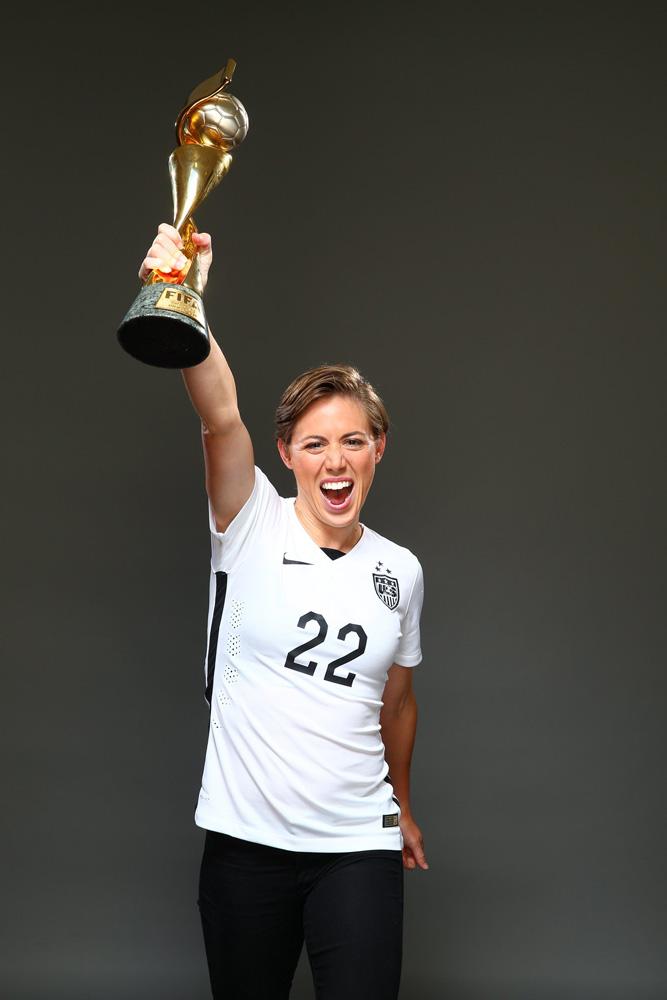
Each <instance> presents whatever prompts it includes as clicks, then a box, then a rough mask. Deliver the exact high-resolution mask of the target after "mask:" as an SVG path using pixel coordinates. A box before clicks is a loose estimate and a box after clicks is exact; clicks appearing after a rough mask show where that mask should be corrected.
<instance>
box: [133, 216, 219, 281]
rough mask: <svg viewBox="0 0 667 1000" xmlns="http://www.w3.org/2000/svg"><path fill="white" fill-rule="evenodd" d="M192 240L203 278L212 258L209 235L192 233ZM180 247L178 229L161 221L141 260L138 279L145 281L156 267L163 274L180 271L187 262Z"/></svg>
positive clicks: (181, 243)
mask: <svg viewBox="0 0 667 1000" xmlns="http://www.w3.org/2000/svg"><path fill="white" fill-rule="evenodd" d="M192 241H193V243H194V244H195V246H196V247H197V253H198V254H199V257H200V267H201V270H202V272H203V277H204V279H205V278H206V275H207V273H208V270H209V268H210V266H211V261H212V259H213V252H212V249H211V236H210V234H209V233H193V234H192ZM182 248H183V240H182V239H181V234H180V233H179V231H178V229H176V228H175V227H174V226H170V225H169V223H168V222H161V223H160V225H159V226H158V231H157V235H156V237H155V239H154V240H153V242H152V244H151V246H150V248H149V250H148V252H147V254H146V256H145V258H144V259H143V261H142V262H141V266H140V268H139V279H140V280H141V281H145V280H146V278H147V277H148V275H149V274H150V273H151V271H153V270H154V269H156V268H157V270H159V271H163V272H164V273H165V274H170V273H171V272H172V271H181V270H182V269H183V268H184V267H185V266H186V264H187V258H186V257H185V255H184V254H183V253H182Z"/></svg>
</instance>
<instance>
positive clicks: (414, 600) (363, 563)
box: [139, 224, 428, 1000]
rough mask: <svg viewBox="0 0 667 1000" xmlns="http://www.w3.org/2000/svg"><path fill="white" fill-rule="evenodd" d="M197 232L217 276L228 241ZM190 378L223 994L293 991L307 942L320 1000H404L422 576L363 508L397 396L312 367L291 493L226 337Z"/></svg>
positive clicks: (284, 411) (210, 877)
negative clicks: (277, 474)
mask: <svg viewBox="0 0 667 1000" xmlns="http://www.w3.org/2000/svg"><path fill="white" fill-rule="evenodd" d="M194 240H195V242H196V245H197V248H198V252H199V258H200V268H201V272H202V277H203V280H204V281H206V277H207V275H208V271H209V268H210V265H211V260H212V253H211V240H210V237H209V236H208V235H207V234H204V233H201V234H197V235H195V237H194ZM181 247H182V244H181V241H180V237H179V234H178V232H177V231H176V230H175V229H174V228H173V227H172V226H169V225H166V224H162V225H161V226H160V227H159V230H158V234H157V236H156V238H155V241H154V243H153V245H152V246H151V248H150V250H149V251H148V254H147V256H146V259H145V260H144V261H143V263H142V265H141V268H140V271H139V276H140V278H141V279H142V280H143V279H144V278H145V277H146V276H147V274H148V273H149V272H150V271H151V270H152V269H153V268H155V267H158V268H160V269H161V270H162V271H165V272H169V271H177V270H180V269H181V268H183V267H184V266H185V258H184V257H183V255H182V253H181V252H180V251H181ZM182 374H183V378H184V380H185V383H186V386H187V390H188V393H189V395H190V399H191V400H192V403H193V406H194V408H195V410H196V412H197V413H198V415H199V417H200V418H201V422H202V440H203V447H204V456H205V464H206V490H207V493H208V498H209V523H210V531H211V549H212V559H211V588H210V605H209V615H208V638H207V651H206V661H205V667H206V697H207V701H208V703H209V706H210V710H211V712H210V727H209V738H208V747H207V753H206V762H205V766H204V775H203V779H202V788H201V792H200V795H199V802H198V806H197V812H196V817H195V819H196V822H197V824H198V825H199V826H201V827H203V828H204V829H205V830H206V831H207V832H206V839H205V847H204V855H203V859H202V866H201V875H200V884H199V908H200V912H201V919H202V925H203V931H204V941H205V945H206V953H207V959H208V966H209V971H210V976H211V985H212V990H213V996H214V997H215V998H222V997H224V998H225V1000H279V998H287V997H288V996H289V990H290V986H291V983H292V978H293V974H294V970H295V968H296V965H297V962H298V958H299V954H300V952H301V948H302V946H303V942H304V940H305V942H306V947H307V951H308V956H309V960H310V964H311V968H312V972H313V979H314V984H315V989H316V995H317V998H318V1000H393V998H395V997H397V996H398V988H399V981H400V972H401V947H402V920H403V867H405V868H407V869H408V870H411V869H414V868H416V867H419V868H422V869H426V868H428V864H427V863H426V858H425V856H424V849H423V840H422V835H421V832H420V830H419V827H418V826H417V824H416V822H415V820H414V819H413V817H412V814H411V811H410V806H409V767H410V759H411V755H412V747H413V743H414V735H415V728H416V716H417V710H416V702H415V698H414V694H413V692H412V667H413V666H415V665H416V664H417V663H419V662H420V661H421V652H420V647H419V616H420V612H421V605H422V596H423V576H422V572H421V567H420V565H419V562H418V561H417V559H416V558H415V556H414V555H413V554H412V553H411V552H409V551H408V550H407V549H405V548H402V547H400V546H398V545H396V544H394V543H393V542H390V541H389V540H388V539H386V538H383V537H382V536H381V535H379V534H377V533H376V532H374V531H372V530H371V529H370V528H368V527H366V526H364V525H362V524H361V522H360V520H359V515H360V512H361V509H362V507H363V504H364V501H365V499H366V496H367V494H368V491H369V489H370V487H371V483H372V481H373V477H374V474H375V466H376V465H377V463H378V462H380V461H381V459H382V455H383V452H384V449H385V444H386V433H387V427H388V420H387V414H386V411H385V409H384V405H383V404H382V401H381V400H380V399H379V397H378V396H377V394H376V393H375V391H374V390H373V388H372V387H371V386H370V385H368V383H367V382H365V380H363V379H362V378H361V376H360V375H359V373H358V372H357V371H356V370H355V369H353V368H350V367H349V366H347V365H326V366H322V367H321V368H316V369H312V370H311V371H309V372H305V373H304V374H303V375H302V376H300V377H299V378H298V379H296V380H295V381H294V382H293V383H292V384H291V386H289V387H288V389H287V390H286V391H285V393H284V394H283V397H282V399H281V402H280V405H279V407H278V411H277V415H276V416H277V430H276V437H277V445H278V450H279V453H280V457H281V459H282V461H283V462H284V463H285V465H286V466H287V467H288V468H289V469H291V470H292V471H293V473H294V476H295V479H296V486H297V496H296V498H291V499H282V498H280V497H279V496H278V494H277V493H276V491H275V489H274V488H273V486H272V485H271V484H270V483H269V481H268V479H267V478H266V476H265V475H264V473H263V472H261V470H259V469H257V468H256V467H255V465H254V458H253V449H252V444H251V441H250V437H249V435H248V431H247V430H246V428H245V426H244V424H243V422H242V420H241V417H240V415H239V411H238V407H237V399H236V389H235V384H234V378H233V376H232V373H231V371H230V369H229V366H228V365H227V362H226V361H225V358H224V356H223V354H222V351H221V350H220V347H219V346H218V344H217V343H216V342H215V340H214V339H213V336H211V353H210V355H209V357H208V358H207V359H206V360H205V361H203V362H202V363H201V364H199V365H197V366H196V367H194V368H189V369H186V370H184V371H183V373H182ZM380 733H381V734H380ZM390 776H391V777H390Z"/></svg>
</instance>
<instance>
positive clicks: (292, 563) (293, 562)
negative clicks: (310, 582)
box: [283, 552, 314, 566]
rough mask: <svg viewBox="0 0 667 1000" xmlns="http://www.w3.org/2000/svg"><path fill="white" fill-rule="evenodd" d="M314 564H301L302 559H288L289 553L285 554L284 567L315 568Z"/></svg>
mask: <svg viewBox="0 0 667 1000" xmlns="http://www.w3.org/2000/svg"><path fill="white" fill-rule="evenodd" d="M313 565H314V563H307V562H301V560H300V559H288V558H287V553H286V552H284V553H283V566H313Z"/></svg>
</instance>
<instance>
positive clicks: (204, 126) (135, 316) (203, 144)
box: [118, 59, 248, 368]
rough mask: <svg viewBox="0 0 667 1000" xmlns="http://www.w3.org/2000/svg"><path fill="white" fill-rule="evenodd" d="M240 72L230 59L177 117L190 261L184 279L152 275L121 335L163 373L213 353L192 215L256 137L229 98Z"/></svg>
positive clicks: (179, 218) (178, 203) (181, 214)
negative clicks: (235, 154) (227, 90)
mask: <svg viewBox="0 0 667 1000" xmlns="http://www.w3.org/2000/svg"><path fill="white" fill-rule="evenodd" d="M235 68H236V63H235V62H234V60H233V59H230V60H229V61H228V63H227V65H226V66H225V68H224V70H220V72H219V73H216V74H215V76H212V77H210V78H209V79H208V80H204V82H203V83H200V84H199V86H198V87H196V88H195V89H194V90H193V91H192V93H191V94H190V96H189V97H188V102H187V104H186V106H185V107H184V108H183V110H182V111H181V113H180V114H179V116H178V118H177V119H176V138H177V140H178V147H177V148H176V149H175V150H174V152H173V153H172V154H171V156H170V157H169V174H170V176H171V189H172V196H173V201H174V227H175V228H176V229H178V231H179V233H180V234H181V238H182V240H183V250H182V253H183V255H184V257H185V258H186V260H187V263H186V265H185V267H184V268H183V270H182V271H180V272H178V273H174V272H170V273H167V274H163V273H162V272H161V271H158V270H154V271H152V272H151V273H150V274H149V275H148V277H147V279H146V281H145V282H144V285H143V288H142V289H141V291H140V292H139V295H138V296H137V298H136V299H135V301H134V302H133V304H132V306H131V308H130V310H129V312H128V313H127V315H126V317H125V319H124V320H123V322H122V323H121V325H120V327H119V329H118V340H119V341H120V344H121V346H122V347H123V348H124V349H125V350H126V351H127V352H128V354H131V355H132V357H134V358H137V359H138V360H139V361H144V362H146V364H149V365H156V366H158V367H159V368H191V367H192V366H193V365H198V364H199V363H200V362H201V361H203V360H204V358H206V357H207V356H208V353H209V351H210V349H211V345H210V343H209V339H208V327H207V323H206V316H205V313H204V306H203V303H202V297H201V296H202V283H201V276H200V273H199V261H198V258H197V248H196V247H195V245H194V243H193V241H192V234H193V233H195V232H197V228H196V226H195V223H194V220H193V218H192V215H193V213H194V212H195V211H196V209H197V208H198V207H199V205H201V203H202V202H203V200H204V198H206V196H207V195H208V194H209V193H210V192H211V191H212V190H213V188H214V187H216V185H217V184H219V183H220V181H221V180H222V178H223V177H224V176H225V174H226V173H227V171H228V170H229V168H230V166H231V163H232V156H231V151H232V150H233V149H235V148H236V146H238V145H239V144H240V143H241V142H243V140H244V139H245V137H246V134H247V132H248V116H247V114H246V111H245V108H244V107H243V105H242V104H241V102H240V101H239V100H238V99H237V98H236V97H233V96H232V95H231V94H228V93H224V90H225V87H226V86H227V84H228V83H229V82H230V81H231V79H232V76H233V73H234V69H235Z"/></svg>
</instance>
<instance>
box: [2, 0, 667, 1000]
mask: <svg viewBox="0 0 667 1000" xmlns="http://www.w3.org/2000/svg"><path fill="white" fill-rule="evenodd" d="M666 13H667V9H666V8H665V5H664V4H660V3H658V4H651V3H638V2H634V3H625V4H618V3H601V4H595V3H574V4H569V3H563V2H559V3H544V2H542V3H522V4H514V3H504V4H495V3H468V4H441V5H438V6H437V7H435V8H431V7H430V6H429V5H427V4H424V3H416V4H412V5H408V4H399V3H393V2H387V0H385V2H382V3H370V2H369V3H364V4H361V5H356V4H355V5H353V4H349V5H347V4H345V3H339V4H335V5H334V4H330V5H323V4H321V5H314V4H307V3H305V2H301V3H284V4H280V5H278V4H271V5H269V4H266V5H260V4H256V3H245V4H243V5H239V4H235V5H230V6H228V5H226V4H222V3H220V4H215V5H186V4H182V3H181V4H170V3H165V4H161V5H142V6H141V7H139V6H137V8H136V9H135V10H134V12H133V13H132V14H129V13H124V12H123V11H122V10H121V9H120V8H119V7H117V6H116V5H114V4H110V3H109V4H98V5H80V6H74V5H66V4H64V5H60V6H58V5H53V6H46V5H43V7H39V6H37V7H35V6H34V5H31V6H30V7H28V5H23V6H20V5H17V7H16V9H15V11H14V13H13V15H11V19H10V20H9V21H8V22H7V23H6V25H5V28H6V30H5V45H6V47H7V49H8V51H7V55H6V61H5V64H4V67H3V68H4V73H5V75H6V77H7V79H6V82H5V89H4V94H5V135H6V139H7V141H6V153H5V157H6V159H5V166H6V173H5V191H4V198H3V207H4V209H5V212H6V213H7V214H8V219H7V224H6V230H5V232H6V235H5V239H4V241H3V242H4V246H5V248H6V250H7V252H8V253H7V263H6V273H7V278H6V280H5V284H4V289H5V294H4V297H3V312H4V314H5V317H6V319H5V323H4V331H5V344H6V352H5V380H4V392H3V402H4V404H5V413H4V421H3V426H4V435H3V436H4V440H5V447H6V448H7V452H6V458H5V463H4V464H5V475H6V479H5V487H4V489H3V497H4V500H5V514H4V518H3V524H4V527H5V529H6V531H5V536H4V544H3V564H4V569H5V574H4V583H5V591H4V597H3V607H4V611H5V615H6V620H5V624H4V626H3V646H4V656H3V694H4V697H3V703H4V707H5V713H4V722H3V726H2V741H3V743H2V761H3V764H4V765H5V775H4V786H3V787H4V790H5V791H4V822H3V828H2V837H3V844H2V858H3V862H4V865H3V869H4V871H3V893H2V895H3V904H4V905H3V907H2V912H3V922H4V927H3V928H2V940H3V948H2V969H1V972H0V977H1V979H0V992H1V993H2V995H3V997H8V998H10V1000H15V998H16V1000H23V998H39V1000H42V998H49V1000H50V998H60V997H62V998H67V1000H79V998H80V1000H84V998H85V1000H89V998H91V997H94V998H95V1000H135V998H137V1000H139V998H141V1000H152V998H156V1000H158V998H159V1000H183V998H185V997H187V998H188V1000H205V998H206V997H207V995H208V994H207V978H206V970H205V964H204V955H203V947H202V944H201V942H200V936H199V925H198V914H197V910H196V904H195V897H196V877H197V869H198V863H199V855H200V849H201V841H202V835H201V831H199V830H198V829H197V828H196V827H195V826H194V823H193V810H194V805H195V799H196V795H197V792H198V782H199V777H200V770H201V765H202V760H203V751H204V746H205V739H206V725H207V713H206V709H205V706H204V703H203V697H202V695H203V655H204V647H205V621H206V600H207V588H208V558H209V539H208V529H207V520H206V505H205V495H204V489H203V463H202V459H201V454H200V443H199V430H198V421H197V418H196V417H195V415H194V413H193V411H192V410H191V408H190V404H189V401H188V399H187V397H186V395H185V392H184V389H183V386H182V383H181V376H180V374H179V373H178V372H166V371H161V370H158V369H150V368H148V367H145V366H143V365H141V364H139V363H138V362H135V361H133V360H132V359H130V358H129V357H128V356H127V355H125V354H124V353H123V352H122V351H121V350H120V348H119V347H118V345H117V343H116V339H115V329H116V327H117V325H118V322H119V321H120V319H121V317H122V316H123V314H124V312H125V310H126V309H127V307H128V306H129V304H130V302H131V300H132V299H133V297H134V295H135V293H136V290H137V282H136V269H137V267H138V264H139V261H140V260H141V258H142V256H143V254H144V250H145V248H146V247H147V246H148V244H149V243H150V241H151V239H152V234H153V231H154V229H155V226H156V225H157V223H158V222H159V221H161V220H162V219H165V218H167V217H168V216H169V214H170V195H169V186H168V178H167V172H166V163H167V157H168V155H169V153H170V151H171V149H172V148H173V132H172V122H173V118H174V117H175V114H176V112H177V110H178V109H179V108H180V106H181V104H182V102H183V100H184V98H185V96H186V95H187V93H188V92H189V90H190V88H191V87H192V86H194V85H195V84H196V83H198V82H199V81H200V80H202V79H203V78H204V77H205V76H207V75H208V74H210V73H212V72H213V71H215V70H216V69H217V68H219V67H220V66H221V65H222V64H223V63H224V62H225V60H226V58H227V57H228V56H230V55H233V56H234V57H235V58H236V59H237V60H238V70H237V74H236V77H235V81H234V86H233V88H232V90H233V91H234V92H235V93H237V94H238V96H239V97H240V98H241V100H242V101H243V102H244V103H245V105H246V107H247V108H248V110H249V114H250V117H251V131H250V133H249V136H248V139H247V141H246V143H245V144H244V146H243V147H242V149H241V150H240V151H239V153H238V155H237V157H236V158H235V162H234V165H233V167H232V171H231V173H230V175H229V177H228V178H226V180H225V181H224V183H223V184H222V186H221V188H220V189H219V190H218V191H216V192H215V194H214V195H213V196H212V197H211V199H210V201H209V202H207V203H206V205H205V207H204V208H203V209H202V210H201V212H200V213H199V217H198V221H199V222H200V225H201V227H202V228H204V229H209V230H211V231H212V232H213V233H214V237H215V251H216V261H215V271H214V279H213V281H212V284H211V287H210V290H209V291H208V293H207V304H208V312H209V317H210V320H211V324H212V326H213V329H214V331H215V333H216V336H217V337H218V339H219V340H220V342H221V344H222V345H223V348H224V350H225V351H226V352H227V354H228V357H229V359H230V363H231V364H232V367H233V369H234V371H235V373H236V376H237V381H238V386H239V395H240V402H241V407H242V411H243V414H244V416H245V419H246V422H247V424H248V426H249V428H250V430H251V433H252V435H253V438H254V441H255V445H256V453H257V460H258V463H259V464H260V465H261V466H262V467H263V468H264V469H265V470H266V471H267V473H268V474H269V475H270V476H271V477H272V478H273V479H274V481H275V482H276V484H277V485H278V486H279V488H280V489H281V491H282V492H285V493H286V494H288V495H289V494H291V492H292V490H291V485H290V482H289V479H288V475H289V474H288V473H287V472H286V470H284V469H283V468H282V467H281V466H280V465H279V462H278V457H277V454H276V453H275V450H274V446H273V443H272V424H271V420H272V413H273V408H274V405H275V402H276V399H277V397H278V395H279V393H280V390H281V389H282V387H283V386H284V384H286V383H287V381H288V380H289V379H290V378H291V377H293V375H295V374H296V373H297V372H299V371H301V370H303V369H304V368H306V367H309V366H310V365H313V364H316V363H319V362H322V361H327V360H328V361H336V360H349V361H353V362H355V363H357V364H358V365H359V367H360V368H361V370H362V371H363V372H364V373H365V374H366V375H367V376H368V377H369V378H371V379H372V380H373V381H374V382H375V383H376V385H377V386H378V388H379V390H380V391H381V392H382V393H383V394H384V396H385V398H386V400H387V403H388V406H389V408H390V412H391V414H392V416H393V421H394V427H393V433H392V436H391V440H390V448H389V450H388V453H387V458H386V461H385V462H383V465H382V467H381V469H380V472H379V476H378V478H377V479H376V484H375V486H374V491H373V493H372V495H371V497H370V499H369V502H368V505H367V507H366V509H365V511H364V520H365V521H366V522H367V523H369V524H370V525H372V526H373V527H375V528H376V529H377V530H379V531H381V532H382V533H385V534H388V535H390V536H391V537H392V538H395V539H396V540H397V541H399V542H401V543H402V544H405V545H407V546H409V547H410V548H411V549H413V551H415V552H416V553H417V554H418V555H419V556H420V558H421V560H422V563H423V565H424V569H425V576H426V587H427V596H426V603H425V608H424V616H423V646H424V653H425V658H424V661H423V663H422V664H421V665H420V666H419V667H418V668H417V670H416V675H415V685H416V691H417V696H418V700H419V704H420V720H419V731H418V737H417V746H416V751H415V758H414V764H413V774H414V778H413V785H414V789H413V799H414V810H415V813H416V818H417V820H418V822H419V823H420V825H421V827H422V830H423V832H424V836H425V840H426V846H427V854H428V858H429V861H430V865H431V867H430V871H428V872H415V873H406V892H407V906H406V930H405V960H404V976H403V989H402V994H401V995H402V1000H435V998H438V1000H441V998H445V1000H575V998H576V1000H579V998H583V1000H598V998H610V1000H611V998H614V1000H616V998H619V1000H620V998H623V1000H645V998H649V997H650V998H654V997H656V998H657V997H664V996H665V995H667V960H666V957H665V948H664V942H665V932H666V929H667V928H666V927H665V924H666V921H665V898H666V897H665V889H666V884H665V883H666V879H665V860H664V858H665V832H666V831H665V817H666V809H665V792H664V775H663V763H664V752H665V736H664V722H665V719H664V712H663V705H664V699H665V693H666V692H665V687H666V685H665V678H664V672H663V666H664V659H663V656H661V653H662V651H663V649H664V631H665V629H664V611H663V600H662V599H663V598H664V590H663V589H661V585H662V584H664V576H663V569H664V561H663V560H664V555H665V531H664V510H665V471H664V443H663V430H664V426H665V424H664V422H665V400H664V363H665V332H664V316H665V307H666V304H667V303H666V301H665V299H666V296H665V284H664V249H663V246H664V232H665V216H666V210H667V197H666V192H665V171H666V168H667V142H666V139H665V113H666V111H667V89H666V81H665V66H664V40H665V28H666V27H667V24H666V21H667V16H666ZM312 995H313V994H312V987H311V986H310V979H309V970H308V967H307V965H306V963H305V960H304V957H303V956H302V961H301V964H300V967H299V971H298V975H297V983H296V985H295V987H294V991H293V996H294V998H295V1000H306V998H311V997H312Z"/></svg>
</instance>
